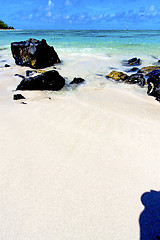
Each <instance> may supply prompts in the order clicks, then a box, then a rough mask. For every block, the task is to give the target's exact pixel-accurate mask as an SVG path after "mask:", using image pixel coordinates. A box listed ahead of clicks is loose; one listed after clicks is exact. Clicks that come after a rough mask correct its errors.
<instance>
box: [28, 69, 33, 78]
mask: <svg viewBox="0 0 160 240" xmlns="http://www.w3.org/2000/svg"><path fill="white" fill-rule="evenodd" d="M33 74H34V71H31V70H27V71H26V77H29V76H32V75H33Z"/></svg>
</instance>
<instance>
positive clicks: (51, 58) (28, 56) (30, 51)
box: [11, 38, 60, 68]
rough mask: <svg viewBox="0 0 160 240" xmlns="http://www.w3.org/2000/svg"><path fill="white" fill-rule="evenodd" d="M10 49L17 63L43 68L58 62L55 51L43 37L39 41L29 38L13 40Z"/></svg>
mask: <svg viewBox="0 0 160 240" xmlns="http://www.w3.org/2000/svg"><path fill="white" fill-rule="evenodd" d="M11 50H12V55H13V58H14V59H15V63H16V64H17V65H21V66H28V67H31V68H45V67H50V66H53V65H54V64H55V63H60V59H59V57H58V55H57V53H56V51H55V50H54V48H53V47H50V46H49V45H48V44H47V43H46V40H45V39H42V40H41V41H39V40H36V39H31V38H30V39H29V40H27V41H21V42H13V43H11Z"/></svg>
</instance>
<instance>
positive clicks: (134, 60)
mask: <svg viewBox="0 0 160 240" xmlns="http://www.w3.org/2000/svg"><path fill="white" fill-rule="evenodd" d="M141 63H142V61H141V59H140V58H136V57H135V58H131V59H129V60H124V61H123V65H124V66H139V65H141Z"/></svg>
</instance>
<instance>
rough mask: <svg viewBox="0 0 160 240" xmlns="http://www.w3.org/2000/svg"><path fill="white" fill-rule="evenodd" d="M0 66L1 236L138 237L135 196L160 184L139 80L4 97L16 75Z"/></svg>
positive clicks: (158, 121)
mask: <svg viewBox="0 0 160 240" xmlns="http://www.w3.org/2000/svg"><path fill="white" fill-rule="evenodd" d="M18 69H19V68H18ZM3 71H4V74H3ZM5 71H7V70H2V71H1V76H3V78H2V79H3V81H2V80H1V83H0V89H1V90H0V92H1V99H0V116H1V118H0V132H1V134H0V146H1V151H0V153H1V154H0V155H1V157H0V166H1V167H0V195H1V197H0V213H1V214H0V236H1V237H0V238H1V239H4V240H7V239H12V240H33V239H34V240H49V239H56V240H73V239H75V240H82V239H84V240H97V239H100V240H106V239H108V240H111V239H112V240H113V239H114V240H122V239H123V240H128V239H130V240H135V239H140V226H139V217H140V214H141V212H142V211H143V209H144V206H143V205H142V202H141V199H140V198H141V196H142V194H143V193H145V192H148V191H150V190H151V189H152V190H157V191H158V190H159V174H160V173H159V169H160V161H159V156H160V148H159V141H158V139H159V136H160V111H159V110H160V104H159V102H157V101H155V99H154V98H152V97H149V96H147V94H145V95H144V94H142V93H141V92H139V91H138V90H137V91H135V89H136V88H137V89H138V86H137V87H136V86H135V87H134V88H135V89H134V90H133V89H132V88H131V87H130V89H128V87H127V88H125V87H120V88H118V87H115V88H114V87H113V86H110V85H108V86H106V87H104V88H100V87H99V88H98V87H97V88H92V87H90V86H87V85H86V86H84V87H80V88H79V89H77V91H74V92H73V93H71V94H54V93H49V92H38V91H37V92H32V93H31V92H27V91H26V92H24V94H23V95H24V96H25V97H26V98H27V100H24V102H26V103H27V104H21V101H13V100H12V97H13V94H14V92H12V90H13V89H15V88H16V86H17V83H18V81H19V80H18V79H17V78H15V77H12V78H8V77H5V76H6V75H5V73H6V72H5ZM10 71H11V74H12V75H13V73H12V71H13V70H12V69H11V70H10ZM13 72H16V70H15V69H14V71H13ZM48 96H49V97H51V99H49V98H48Z"/></svg>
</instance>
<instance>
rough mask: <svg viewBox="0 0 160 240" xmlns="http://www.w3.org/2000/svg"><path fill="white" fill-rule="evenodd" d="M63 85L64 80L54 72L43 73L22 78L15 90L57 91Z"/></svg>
mask: <svg viewBox="0 0 160 240" xmlns="http://www.w3.org/2000/svg"><path fill="white" fill-rule="evenodd" d="M64 85H65V79H64V78H63V77H62V76H61V75H59V73H58V72H57V71H55V70H53V71H48V72H44V73H42V74H40V75H37V76H35V77H29V78H24V79H23V80H22V81H21V82H20V84H19V85H18V87H17V89H16V90H50V91H58V90H60V89H62V88H63V87H64Z"/></svg>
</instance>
